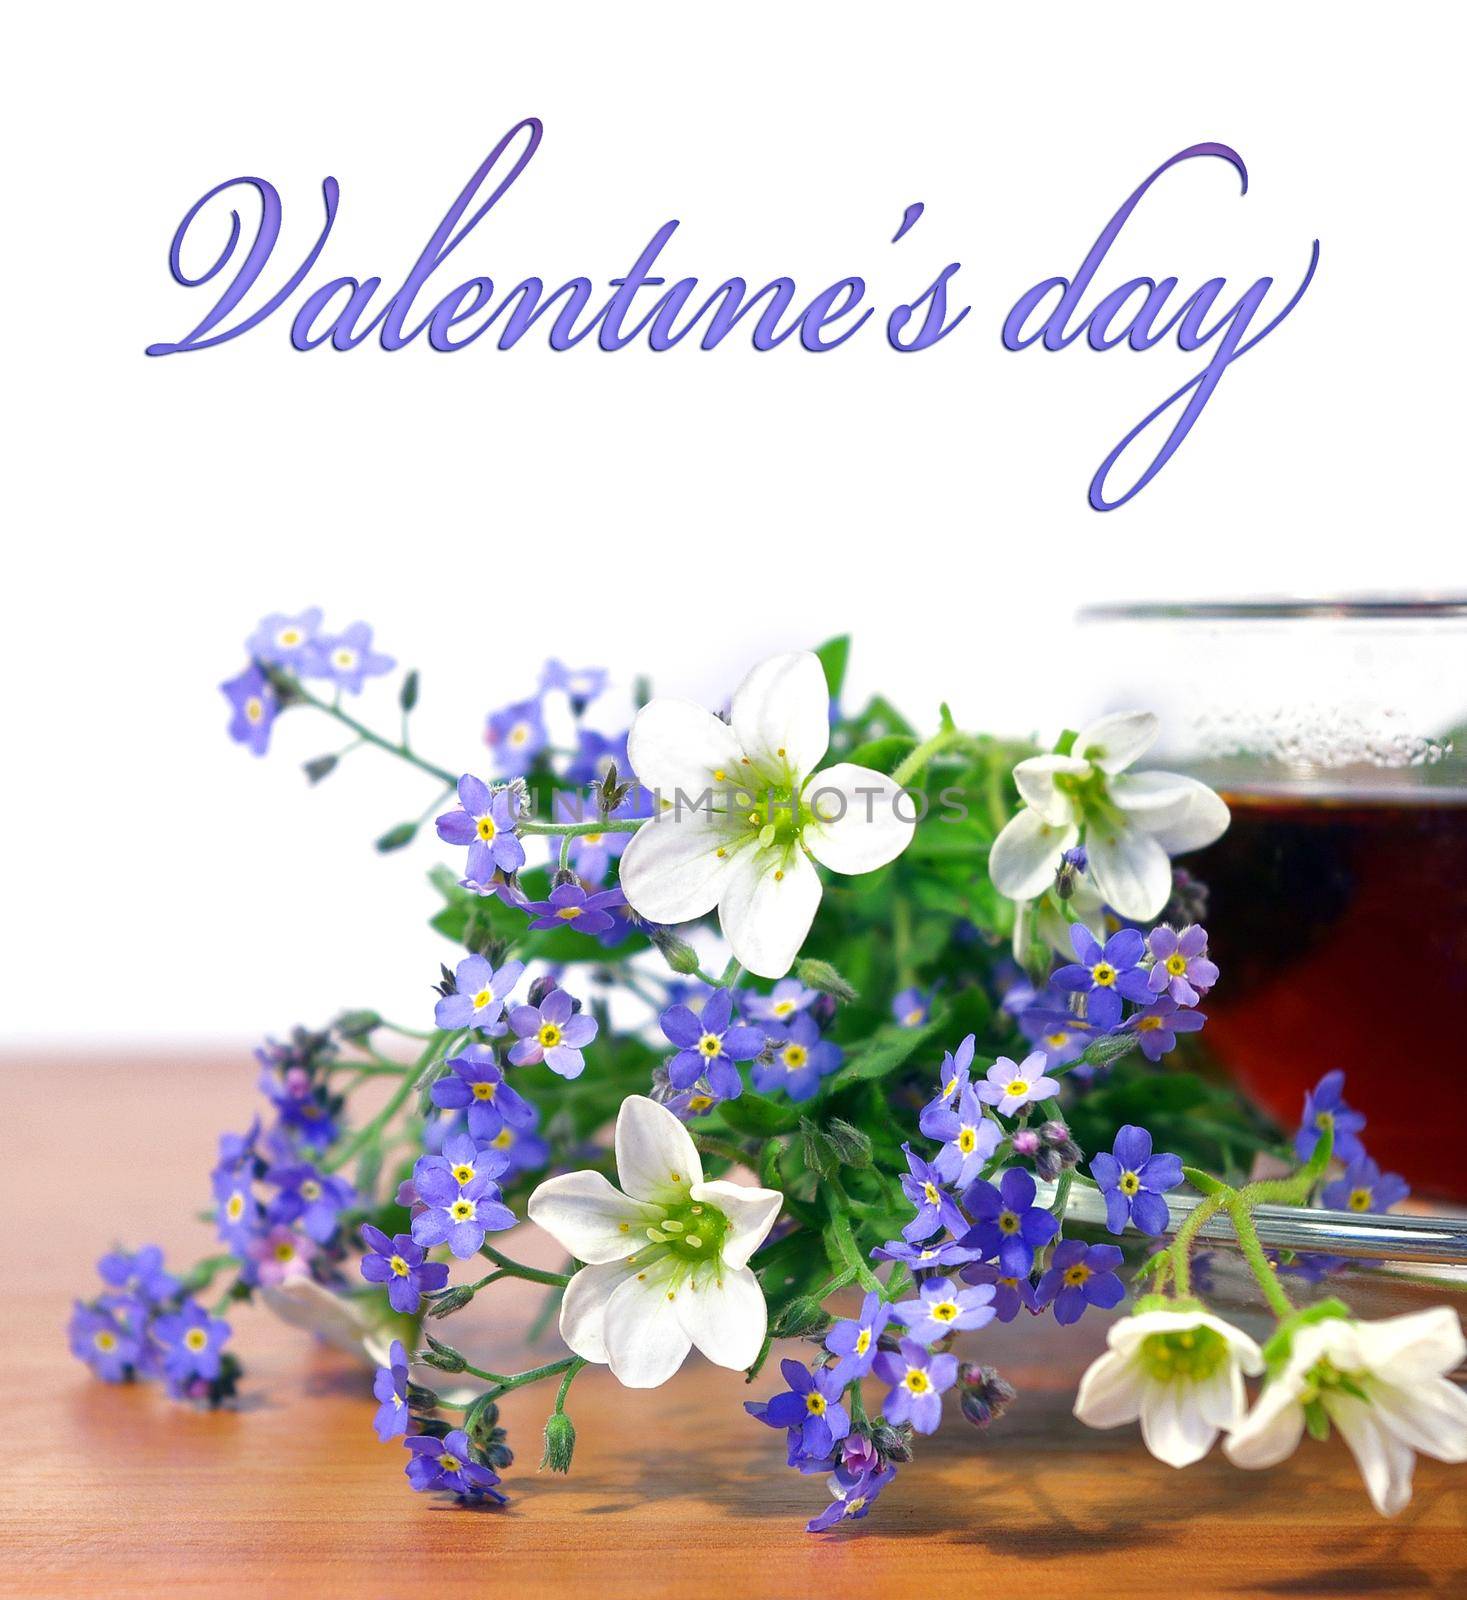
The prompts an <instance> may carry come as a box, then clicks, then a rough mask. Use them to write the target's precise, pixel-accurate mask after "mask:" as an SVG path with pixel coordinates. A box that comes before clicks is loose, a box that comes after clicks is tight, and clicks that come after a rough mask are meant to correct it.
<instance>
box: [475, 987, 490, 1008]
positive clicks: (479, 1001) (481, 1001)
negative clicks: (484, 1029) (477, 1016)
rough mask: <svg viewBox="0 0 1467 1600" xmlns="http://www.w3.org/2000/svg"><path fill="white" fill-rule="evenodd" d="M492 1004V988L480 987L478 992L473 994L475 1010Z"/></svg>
mask: <svg viewBox="0 0 1467 1600" xmlns="http://www.w3.org/2000/svg"><path fill="white" fill-rule="evenodd" d="M493 1004H494V991H493V990H492V989H480V990H479V992H478V993H477V994H476V995H475V996H474V1010H475V1011H482V1010H483V1009H484V1007H485V1006H492V1005H493Z"/></svg>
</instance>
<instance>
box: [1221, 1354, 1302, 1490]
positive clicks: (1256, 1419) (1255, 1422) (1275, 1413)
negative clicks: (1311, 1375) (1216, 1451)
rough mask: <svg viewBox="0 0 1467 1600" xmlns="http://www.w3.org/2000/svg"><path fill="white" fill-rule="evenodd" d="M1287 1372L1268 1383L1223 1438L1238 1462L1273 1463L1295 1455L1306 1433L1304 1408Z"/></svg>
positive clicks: (1244, 1464) (1226, 1450)
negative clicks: (1238, 1421) (1251, 1407)
mask: <svg viewBox="0 0 1467 1600" xmlns="http://www.w3.org/2000/svg"><path fill="white" fill-rule="evenodd" d="M1286 1380H1287V1374H1284V1375H1283V1376H1282V1377H1280V1378H1275V1379H1274V1380H1273V1382H1271V1383H1269V1384H1267V1385H1266V1386H1265V1388H1264V1391H1263V1393H1262V1394H1261V1395H1260V1396H1259V1397H1258V1400H1257V1402H1256V1403H1255V1405H1254V1407H1253V1409H1252V1411H1250V1412H1249V1413H1248V1416H1247V1417H1246V1418H1245V1419H1244V1421H1243V1422H1242V1423H1241V1424H1240V1425H1239V1426H1238V1427H1237V1428H1235V1429H1234V1430H1233V1431H1232V1433H1230V1434H1229V1435H1228V1437H1227V1438H1226V1439H1225V1440H1224V1441H1223V1452H1224V1454H1225V1455H1226V1456H1227V1458H1228V1460H1229V1461H1231V1462H1232V1463H1233V1464H1234V1465H1235V1466H1239V1467H1274V1466H1277V1465H1278V1463H1279V1462H1280V1461H1283V1460H1284V1459H1285V1458H1286V1457H1288V1456H1291V1455H1293V1453H1294V1452H1295V1450H1297V1449H1298V1448H1299V1441H1300V1439H1302V1438H1303V1437H1304V1408H1303V1406H1301V1405H1300V1404H1299V1395H1298V1390H1297V1389H1296V1388H1295V1386H1294V1385H1293V1384H1292V1383H1289V1382H1287V1381H1286Z"/></svg>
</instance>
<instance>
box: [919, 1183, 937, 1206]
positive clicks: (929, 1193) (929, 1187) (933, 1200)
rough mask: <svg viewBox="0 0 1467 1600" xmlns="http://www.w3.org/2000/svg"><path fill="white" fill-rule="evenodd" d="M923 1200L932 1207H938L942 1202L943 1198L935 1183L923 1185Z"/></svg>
mask: <svg viewBox="0 0 1467 1600" xmlns="http://www.w3.org/2000/svg"><path fill="white" fill-rule="evenodd" d="M922 1198H923V1199H924V1200H925V1201H926V1202H927V1204H928V1205H930V1206H935V1205H938V1204H940V1203H941V1201H942V1196H941V1195H940V1194H939V1193H938V1192H937V1185H936V1184H935V1183H924V1184H923V1185H922Z"/></svg>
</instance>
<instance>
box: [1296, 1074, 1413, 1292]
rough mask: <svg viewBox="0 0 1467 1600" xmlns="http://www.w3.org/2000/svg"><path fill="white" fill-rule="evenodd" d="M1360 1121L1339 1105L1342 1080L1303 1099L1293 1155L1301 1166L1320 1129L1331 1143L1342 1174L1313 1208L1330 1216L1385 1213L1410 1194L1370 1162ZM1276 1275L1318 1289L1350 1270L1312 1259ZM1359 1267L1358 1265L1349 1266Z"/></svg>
mask: <svg viewBox="0 0 1467 1600" xmlns="http://www.w3.org/2000/svg"><path fill="white" fill-rule="evenodd" d="M1364 1127H1365V1117H1364V1114H1363V1113H1362V1112H1359V1111H1356V1110H1355V1109H1354V1108H1353V1107H1351V1106H1350V1105H1348V1104H1347V1103H1346V1101H1345V1074H1344V1073H1343V1072H1341V1071H1339V1070H1338V1069H1337V1070H1336V1071H1334V1072H1327V1073H1325V1075H1324V1076H1323V1077H1322V1078H1321V1079H1320V1080H1319V1082H1318V1083H1317V1084H1315V1086H1314V1087H1313V1088H1312V1089H1311V1090H1310V1091H1309V1093H1308V1094H1307V1095H1305V1097H1304V1112H1303V1116H1302V1118H1301V1120H1300V1124H1299V1128H1298V1131H1297V1132H1296V1133H1295V1135H1294V1153H1295V1154H1296V1155H1297V1156H1298V1157H1299V1159H1300V1160H1301V1161H1307V1160H1308V1159H1309V1157H1310V1156H1312V1155H1313V1154H1314V1149H1315V1146H1316V1145H1317V1144H1318V1143H1319V1140H1320V1135H1321V1134H1323V1133H1324V1131H1325V1130H1326V1129H1329V1130H1330V1133H1331V1134H1332V1136H1333V1139H1334V1148H1333V1154H1334V1155H1335V1156H1336V1157H1337V1158H1338V1159H1339V1160H1340V1161H1341V1162H1343V1163H1344V1168H1345V1170H1344V1172H1343V1174H1342V1175H1341V1176H1339V1177H1338V1178H1334V1179H1332V1180H1331V1181H1330V1182H1329V1183H1326V1184H1324V1185H1323V1186H1322V1187H1321V1189H1320V1191H1319V1203H1320V1204H1321V1205H1324V1206H1328V1207H1329V1208H1330V1209H1331V1210H1334V1211H1378V1212H1386V1211H1389V1210H1390V1209H1391V1207H1392V1206H1394V1205H1399V1204H1400V1203H1401V1201H1402V1200H1404V1199H1406V1198H1407V1196H1408V1195H1409V1194H1410V1193H1411V1186H1410V1184H1408V1183H1407V1182H1406V1180H1405V1179H1404V1178H1403V1177H1401V1176H1400V1174H1399V1173H1395V1172H1382V1171H1381V1170H1380V1167H1379V1166H1378V1165H1377V1164H1376V1163H1375V1162H1374V1161H1372V1160H1371V1159H1370V1156H1369V1155H1368V1153H1367V1152H1366V1149H1365V1146H1364V1144H1363V1143H1362V1141H1361V1138H1360V1134H1361V1131H1362V1130H1363V1128H1364ZM1275 1264H1276V1265H1277V1267H1278V1269H1279V1271H1280V1272H1287V1273H1289V1274H1290V1275H1291V1276H1295V1277H1301V1278H1305V1279H1307V1280H1308V1281H1309V1282H1311V1283H1318V1282H1320V1281H1321V1280H1323V1279H1324V1278H1327V1277H1329V1276H1331V1275H1332V1274H1334V1273H1336V1272H1339V1271H1340V1270H1341V1269H1342V1268H1344V1267H1346V1266H1348V1265H1350V1263H1349V1262H1348V1261H1347V1260H1346V1259H1345V1257H1343V1256H1330V1255H1321V1254H1318V1253H1315V1254H1311V1255H1304V1256H1298V1257H1295V1258H1293V1259H1291V1260H1285V1261H1278V1262H1276V1263H1275ZM1355 1264H1356V1265H1359V1263H1358V1262H1357V1263H1355Z"/></svg>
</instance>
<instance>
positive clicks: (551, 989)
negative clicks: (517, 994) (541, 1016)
mask: <svg viewBox="0 0 1467 1600" xmlns="http://www.w3.org/2000/svg"><path fill="white" fill-rule="evenodd" d="M559 987H560V985H559V984H557V983H556V981H555V979H554V978H552V977H551V976H550V975H549V973H544V974H542V975H541V976H540V977H538V978H536V979H535V981H534V982H533V983H532V984H531V985H530V995H529V1003H530V1004H531V1005H532V1006H534V1007H535V1008H536V1009H537V1010H538V1009H539V1008H540V1007H541V1006H543V1005H544V1004H545V1002H546V1000H548V999H549V998H550V996H551V995H552V994H554V993H555V991H556V989H558V988H559Z"/></svg>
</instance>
